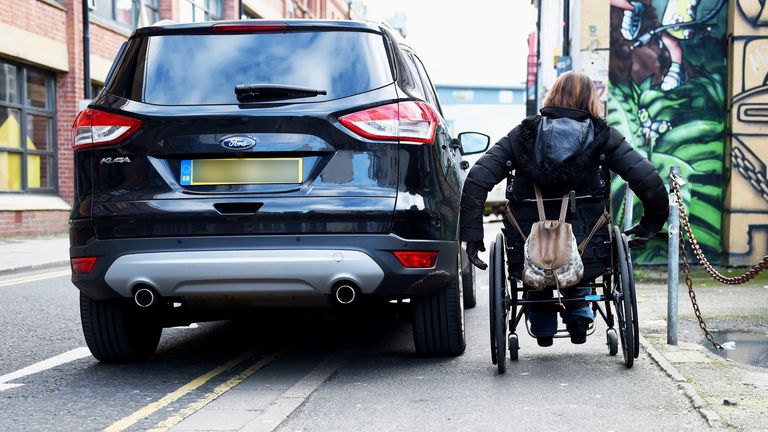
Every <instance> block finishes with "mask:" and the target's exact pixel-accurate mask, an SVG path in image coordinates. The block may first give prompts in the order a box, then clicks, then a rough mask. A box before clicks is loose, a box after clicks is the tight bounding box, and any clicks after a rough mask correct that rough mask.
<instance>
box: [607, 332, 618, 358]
mask: <svg viewBox="0 0 768 432" xmlns="http://www.w3.org/2000/svg"><path fill="white" fill-rule="evenodd" d="M605 338H606V339H607V340H608V343H607V345H608V354H609V355H612V356H615V355H616V354H618V352H619V337H618V336H616V329H613V328H609V329H608V330H606V331H605Z"/></svg>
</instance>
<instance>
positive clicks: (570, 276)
mask: <svg viewBox="0 0 768 432" xmlns="http://www.w3.org/2000/svg"><path fill="white" fill-rule="evenodd" d="M534 190H535V192H536V206H537V207H538V210H539V221H538V222H536V223H534V224H533V226H532V227H531V233H530V235H528V236H526V235H525V234H524V233H523V230H522V229H520V225H519V224H518V223H517V220H516V219H515V217H514V216H513V215H512V212H511V211H510V209H509V206H507V218H508V219H509V221H510V222H511V223H512V225H513V226H514V227H515V228H516V229H517V231H519V232H520V235H521V236H522V237H523V238H524V239H525V248H524V250H523V256H524V262H523V274H522V276H523V283H524V284H525V285H527V286H530V287H532V288H534V289H537V290H544V289H546V288H557V294H558V299H559V298H560V289H561V288H568V287H572V286H575V285H578V283H579V282H581V278H582V277H583V276H584V263H583V262H582V261H581V254H582V253H583V252H584V248H585V247H586V246H587V244H589V241H590V240H591V239H592V237H593V236H594V235H595V233H596V232H597V230H599V229H600V227H602V226H603V225H604V224H605V223H606V222H607V221H608V214H607V213H603V215H602V216H600V219H599V220H598V221H597V223H596V224H595V226H594V227H593V228H592V232H590V233H589V235H588V236H587V237H586V238H585V239H584V240H583V241H582V242H581V244H578V245H577V244H576V237H575V236H574V235H573V229H572V227H571V224H569V223H568V222H566V221H565V216H566V213H567V211H568V199H569V194H565V195H563V202H562V204H561V206H560V217H559V218H558V219H557V220H547V218H546V215H545V213H544V200H543V199H542V196H541V190H540V189H539V186H538V185H534ZM561 305H562V303H561Z"/></svg>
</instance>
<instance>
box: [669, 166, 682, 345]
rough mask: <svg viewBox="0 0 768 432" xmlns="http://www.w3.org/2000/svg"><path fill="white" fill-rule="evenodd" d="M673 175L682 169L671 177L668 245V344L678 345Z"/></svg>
mask: <svg viewBox="0 0 768 432" xmlns="http://www.w3.org/2000/svg"><path fill="white" fill-rule="evenodd" d="M672 174H674V175H676V176H679V175H680V167H679V166H677V165H675V166H673V167H672V169H671V171H670V176H669V240H668V243H667V261H668V264H667V265H668V268H667V344H669V345H677V328H678V326H677V324H678V317H677V289H678V283H679V270H680V209H679V208H678V207H677V199H676V198H675V194H674V193H673V192H672V184H673V182H674V181H675V180H674V179H673V178H672Z"/></svg>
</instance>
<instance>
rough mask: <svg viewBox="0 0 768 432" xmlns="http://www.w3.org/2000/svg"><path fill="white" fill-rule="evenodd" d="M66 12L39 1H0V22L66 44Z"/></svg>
mask: <svg viewBox="0 0 768 432" xmlns="http://www.w3.org/2000/svg"><path fill="white" fill-rule="evenodd" d="M66 17H67V12H66V11H64V10H62V9H61V8H57V7H56V6H52V5H50V4H48V3H45V2H42V1H39V0H0V22H3V23H6V24H11V25H13V26H15V27H18V28H21V29H24V30H27V31H29V32H32V33H35V34H38V35H40V36H45V37H48V38H51V39H55V40H57V41H59V42H66V39H67V34H66V30H65V27H64V24H65V21H66Z"/></svg>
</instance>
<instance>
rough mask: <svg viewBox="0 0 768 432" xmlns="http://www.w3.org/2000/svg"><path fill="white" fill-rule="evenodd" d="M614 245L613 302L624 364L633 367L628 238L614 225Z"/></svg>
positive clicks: (633, 337) (633, 336) (633, 331)
mask: <svg viewBox="0 0 768 432" xmlns="http://www.w3.org/2000/svg"><path fill="white" fill-rule="evenodd" d="M613 234H614V239H613V246H614V252H615V255H614V256H615V258H616V259H615V260H614V272H615V281H614V284H613V285H614V289H613V304H614V306H615V308H616V318H617V321H618V325H619V337H620V339H621V351H622V354H624V364H625V365H626V366H627V368H631V367H632V365H633V364H634V362H635V337H636V335H635V327H634V325H633V324H632V321H633V310H632V294H631V291H632V288H633V287H631V286H630V276H629V274H630V273H629V267H628V263H629V261H628V260H627V252H628V248H627V247H626V244H627V242H626V239H625V237H624V234H622V233H621V231H620V230H619V228H618V227H616V226H614V227H613Z"/></svg>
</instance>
